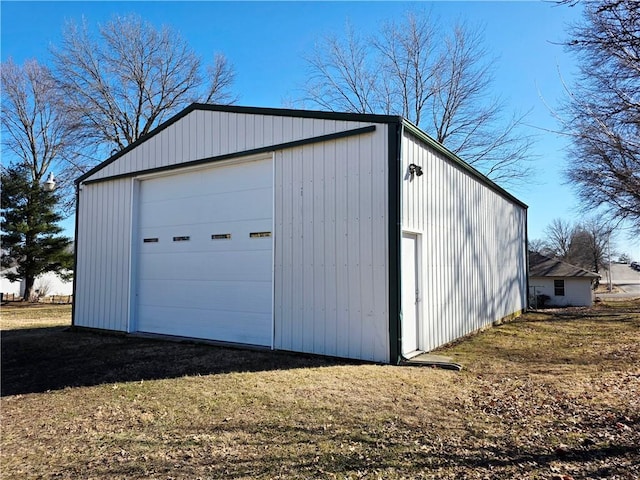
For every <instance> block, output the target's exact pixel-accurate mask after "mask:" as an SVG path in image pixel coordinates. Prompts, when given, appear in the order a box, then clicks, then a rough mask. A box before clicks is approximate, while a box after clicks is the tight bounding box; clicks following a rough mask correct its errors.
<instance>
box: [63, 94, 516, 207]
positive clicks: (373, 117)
mask: <svg viewBox="0 0 640 480" xmlns="http://www.w3.org/2000/svg"><path fill="white" fill-rule="evenodd" d="M198 110H200V111H212V112H227V113H239V114H259V115H270V116H280V117H297V118H314V119H325V120H339V121H356V122H370V123H380V124H396V125H398V126H402V127H403V128H404V129H406V130H407V131H408V132H409V133H410V134H412V135H413V136H414V137H416V138H418V139H419V140H421V141H422V142H423V143H425V144H426V145H428V146H429V147H431V148H433V149H435V150H436V151H438V152H439V153H440V154H442V155H444V157H445V158H447V159H448V160H449V161H451V162H453V163H454V164H456V165H457V166H458V167H459V168H461V169H462V170H465V171H466V172H467V173H469V174H470V175H472V176H473V177H475V178H476V179H477V180H479V181H480V182H481V183H483V184H484V185H485V186H487V187H489V188H490V189H491V190H493V191H494V192H496V193H498V194H499V195H501V196H503V197H504V198H506V199H508V200H510V201H512V202H514V203H515V204H517V205H519V206H520V207H522V208H524V209H527V208H528V206H527V205H526V204H525V203H524V202H522V201H521V200H520V199H518V198H516V197H515V196H513V195H512V194H511V193H509V192H508V191H507V190H505V189H504V188H502V187H501V186H500V185H498V184H496V183H495V182H494V181H493V180H491V179H490V178H488V177H487V176H486V175H484V174H483V173H481V172H480V171H478V170H477V169H476V168H474V167H473V166H471V165H470V164H468V163H467V162H465V161H464V160H462V159H461V158H460V157H458V155H456V154H455V153H453V152H452V151H451V150H449V149H448V148H446V147H445V146H444V145H442V144H441V143H439V142H437V141H436V140H434V139H433V138H431V137H430V136H429V135H428V134H427V133H425V132H423V131H422V130H421V129H420V128H419V127H417V126H415V125H413V124H412V123H411V122H409V121H408V120H407V119H405V118H403V117H401V116H398V115H382V114H372V113H345V112H328V111H318V110H294V109H287V108H265V107H246V106H238V105H216V104H207V103H192V104H191V105H189V106H188V107H186V108H185V109H184V110H182V111H181V112H179V113H177V114H176V115H174V116H173V117H171V118H170V119H168V120H167V121H165V122H164V123H162V124H160V125H158V126H157V127H156V128H154V129H153V130H151V131H150V132H149V133H147V134H146V135H144V136H142V137H140V138H139V139H138V140H136V141H135V142H133V143H132V144H130V145H128V146H127V147H125V148H124V149H122V150H120V151H119V152H116V153H115V154H114V155H112V156H111V157H109V158H108V159H106V160H105V161H103V162H101V163H99V164H98V165H96V166H95V167H93V168H92V169H90V170H89V171H87V172H85V173H84V174H83V175H81V176H80V177H78V178H77V179H76V181H75V183H76V185H79V184H80V183H82V182H83V181H85V180H86V179H88V178H89V177H91V176H92V175H93V174H95V173H96V172H98V171H100V170H102V169H103V168H105V167H106V166H108V165H110V164H111V163H113V162H115V161H116V160H118V159H119V158H120V157H122V156H124V155H125V154H126V153H128V152H130V151H131V150H133V149H135V148H137V147H138V146H140V145H141V144H142V143H144V142H146V141H148V140H149V139H150V138H152V137H154V136H156V135H157V134H159V133H160V132H162V131H163V130H165V129H166V128H168V127H170V126H171V125H173V124H174V123H176V122H178V121H179V120H180V119H182V118H184V117H185V116H187V115H188V114H190V113H191V112H193V111H198ZM173 167H175V166H173Z"/></svg>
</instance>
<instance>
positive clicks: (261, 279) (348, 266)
mask: <svg viewBox="0 0 640 480" xmlns="http://www.w3.org/2000/svg"><path fill="white" fill-rule="evenodd" d="M526 213H527V210H526V205H524V204H523V203H522V202H520V201H519V200H517V199H516V198H515V197H513V196H512V195H510V194H509V193H507V192H506V191H505V190H503V189H502V188H500V187H499V186H498V185H496V184H495V183H493V182H491V181H490V180H488V179H487V178H486V177H484V176H482V175H481V174H480V173H478V172H477V171H476V170H474V169H473V168H471V167H470V166H468V165H467V164H465V163H464V162H463V161H462V160H460V159H459V158H458V157H456V156H455V155H454V154H452V153H451V152H449V151H448V150H446V149H445V148H444V147H443V146H441V145H440V144H438V143H437V142H435V141H434V140H432V139H431V138H429V137H428V136H427V135H426V134H425V133H424V132H422V131H420V130H419V129H418V128H416V127H415V126H414V125H412V124H411V123H409V122H407V121H406V120H404V119H402V118H400V117H396V116H384V115H360V114H341V113H327V112H315V111H302V110H284V109H265V108H251V107H237V106H219V105H203V104H194V105H191V106H190V107H189V108H187V109H185V110H184V111H183V112H181V113H180V114H178V115H176V116H175V117H174V118H172V119H170V120H169V121H167V122H165V123H164V124H162V125H160V126H159V127H158V128H156V129H155V130H154V131H152V132H151V133H150V134H149V135H147V136H146V137H144V138H141V139H140V140H139V141H137V142H136V143H134V144H133V145H131V146H130V147H128V148H126V149H125V150H123V151H121V152H119V153H117V154H116V155H114V156H113V157H111V158H110V159H108V160H107V161H105V162H103V163H102V164H100V165H98V166H97V167H96V168H94V169H93V170H91V171H89V172H88V173H87V174H85V175H83V176H82V177H80V178H79V179H78V180H77V215H76V222H77V225H76V243H75V245H76V259H77V261H76V272H75V277H74V282H75V285H74V288H75V295H74V300H75V303H74V313H73V323H74V325H75V326H76V327H87V328H96V329H104V330H114V331H122V332H129V333H152V334H160V335H170V336H181V337H190V338H199V339H207V340H214V341H219V342H228V343H234V344H245V345H252V346H260V347H266V348H271V349H278V350H289V351H296V352H307V353H315V354H322V355H330V356H338V357H346V358H356V359H363V360H371V361H376V362H385V363H397V362H399V361H401V360H402V359H403V358H408V357H411V356H413V355H415V354H417V353H420V352H423V351H429V350H432V349H434V348H436V347H438V346H440V345H443V344H445V343H447V342H450V341H452V340H454V339H456V338H459V337H461V336H463V335H466V334H468V333H471V332H473V331H475V330H477V329H479V328H482V327H484V326H486V325H490V324H491V323H492V322H495V321H498V320H501V319H504V318H506V317H510V316H513V315H516V314H519V313H520V312H522V311H523V310H524V309H525V307H526V294H527V273H526V272H527V268H526V265H527V263H526Z"/></svg>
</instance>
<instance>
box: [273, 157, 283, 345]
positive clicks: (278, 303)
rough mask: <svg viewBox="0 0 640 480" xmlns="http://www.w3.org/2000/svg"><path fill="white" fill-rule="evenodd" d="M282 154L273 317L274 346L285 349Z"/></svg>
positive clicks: (276, 190)
mask: <svg viewBox="0 0 640 480" xmlns="http://www.w3.org/2000/svg"><path fill="white" fill-rule="evenodd" d="M282 161H283V160H282V154H281V152H278V153H276V154H275V155H274V160H273V163H274V177H273V195H274V199H273V203H274V211H275V212H278V214H277V215H274V219H273V220H274V235H273V249H274V266H273V267H274V288H273V292H274V295H273V315H274V324H275V331H274V346H275V347H276V348H283V347H282V345H283V342H284V333H283V328H284V319H283V313H284V306H283V302H284V298H283V296H284V292H285V291H286V289H285V288H284V281H283V271H284V266H283V264H284V251H283V248H282V247H283V245H284V243H285V242H284V235H285V232H284V228H283V223H282V222H283V219H284V202H283V199H282V193H283V190H284V187H283V181H282V173H283V168H282Z"/></svg>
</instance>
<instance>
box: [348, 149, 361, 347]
mask: <svg viewBox="0 0 640 480" xmlns="http://www.w3.org/2000/svg"><path fill="white" fill-rule="evenodd" d="M347 152H348V153H347V264H348V266H347V270H348V271H347V275H348V277H347V278H348V282H349V338H350V342H349V356H352V357H361V356H362V334H363V331H362V329H363V325H362V309H361V304H362V285H361V283H360V264H361V259H360V254H361V252H360V245H361V243H360V240H361V239H360V225H359V222H360V198H359V190H360V188H361V184H360V175H359V161H360V149H359V144H358V143H356V142H355V141H354V142H348V143H347Z"/></svg>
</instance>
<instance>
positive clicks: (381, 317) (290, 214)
mask: <svg viewBox="0 0 640 480" xmlns="http://www.w3.org/2000/svg"><path fill="white" fill-rule="evenodd" d="M304 125H306V126H307V127H310V126H311V125H310V124H309V123H306V124H304ZM304 125H302V127H303V129H302V131H297V132H296V133H295V134H294V136H300V135H303V136H308V135H311V134H312V132H311V131H309V132H306V131H305V128H306V127H305V126H304ZM336 126H338V125H336ZM339 127H340V128H339V129H340V130H343V129H346V128H347V124H343V125H340V126H339ZM297 128H300V127H297ZM333 128H335V127H333ZM387 152H388V148H387V128H386V126H384V125H379V126H378V128H377V130H376V131H375V132H374V133H370V134H365V135H361V136H357V137H351V138H346V139H341V140H337V141H331V142H325V143H320V144H315V145H309V146H305V147H301V148H296V149H289V150H286V151H279V152H277V153H276V157H275V228H276V246H275V312H274V313H275V347H276V348H279V349H284V350H293V351H300V352H309V353H317V354H325V355H333V356H340V357H350V358H359V359H365V360H373V361H380V362H387V361H389V317H388V315H389V314H388V311H389V309H388V290H389V288H388V266H387V259H388V232H387V230H388V228H387V221H388V218H387V210H388V200H387V198H388V197H387Z"/></svg>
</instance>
